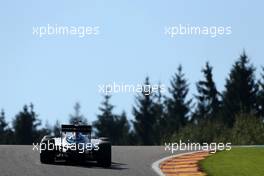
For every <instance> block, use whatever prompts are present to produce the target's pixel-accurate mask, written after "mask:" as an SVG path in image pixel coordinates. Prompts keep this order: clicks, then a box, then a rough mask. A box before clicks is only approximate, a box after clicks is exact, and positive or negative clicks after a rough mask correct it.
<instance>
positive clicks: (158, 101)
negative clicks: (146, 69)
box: [153, 83, 166, 145]
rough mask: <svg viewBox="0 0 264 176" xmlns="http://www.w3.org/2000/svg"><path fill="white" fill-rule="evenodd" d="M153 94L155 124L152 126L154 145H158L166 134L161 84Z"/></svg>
mask: <svg viewBox="0 0 264 176" xmlns="http://www.w3.org/2000/svg"><path fill="white" fill-rule="evenodd" d="M153 93H154V105H153V110H154V114H155V116H156V117H155V119H156V123H155V124H154V127H153V128H154V137H155V139H154V144H155V145H160V144H161V143H162V138H163V136H164V134H165V132H166V130H165V129H166V121H165V117H164V109H165V107H164V96H163V95H162V92H161V84H160V83H159V85H158V92H157V93H156V92H153Z"/></svg>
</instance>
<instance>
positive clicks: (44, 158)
mask: <svg viewBox="0 0 264 176" xmlns="http://www.w3.org/2000/svg"><path fill="white" fill-rule="evenodd" d="M40 145H41V149H44V150H42V151H41V153H40V162H41V163H45V164H51V163H53V162H54V160H55V141H54V139H49V140H45V141H42V143H41V144H40ZM52 145H53V146H52Z"/></svg>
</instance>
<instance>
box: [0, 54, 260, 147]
mask: <svg viewBox="0 0 264 176" xmlns="http://www.w3.org/2000/svg"><path fill="white" fill-rule="evenodd" d="M257 67H260V68H261V71H260V72H259V74H257V71H256V68H257ZM257 67H256V66H254V64H253V63H251V60H250V59H249V57H248V56H247V54H246V52H245V51H243V52H242V53H241V55H240V56H239V57H238V59H237V60H236V61H235V62H234V63H233V65H232V67H231V70H230V71H229V73H228V75H226V77H225V85H224V90H222V91H219V90H218V89H217V87H216V84H215V81H214V77H213V66H212V65H211V64H210V63H209V62H206V63H205V65H204V67H203V68H202V69H201V73H197V74H201V75H202V76H203V78H202V79H201V80H198V81H197V82H196V83H195V84H196V89H197V93H196V94H195V95H193V96H190V95H189V94H190V92H189V85H190V84H189V82H188V79H187V78H186V77H185V74H184V69H183V68H184V67H183V66H182V65H179V66H178V67H177V69H176V70H175V74H174V75H173V76H172V77H171V79H170V85H169V87H168V94H166V95H165V94H163V93H162V92H161V91H155V92H152V90H151V89H150V90H148V91H147V92H146V91H142V92H141V93H138V94H137V95H135V103H134V105H133V104H132V105H131V106H133V110H132V116H133V118H132V119H133V120H128V118H127V114H126V112H125V111H123V112H122V113H121V114H116V113H114V112H113V109H114V107H115V106H114V105H113V104H111V95H110V94H106V95H104V96H103V101H102V103H101V105H99V112H98V115H97V118H96V120H95V121H93V122H90V124H92V126H93V129H94V134H93V135H94V136H104V137H109V138H110V141H111V142H112V144H113V145H163V144H164V143H165V142H171V141H174V142H177V141H179V140H181V141H186V142H187V141H188V142H198V143H203V142H207V143H210V142H231V143H232V145H253V144H254V145H258V144H264V67H263V66H257ZM144 85H151V81H150V78H149V77H146V78H145V81H144ZM69 111H70V110H69ZM5 114H6V113H5V110H4V109H2V110H1V113H0V144H22V145H30V144H32V143H33V142H40V140H41V138H42V137H43V136H44V135H52V136H58V135H60V125H61V124H60V122H59V121H57V122H56V123H55V124H54V125H53V126H51V125H42V122H41V119H39V117H38V115H37V114H38V113H37V110H36V109H35V108H34V104H33V103H31V104H29V105H24V106H23V107H21V110H20V111H19V110H18V113H17V114H16V115H15V117H11V118H10V119H13V120H12V121H11V122H7V121H6V115H5ZM68 118H69V123H73V122H74V121H76V120H81V121H82V123H84V124H87V123H88V122H87V119H86V118H85V117H84V116H83V115H82V113H81V105H80V104H79V103H78V102H77V103H76V104H75V106H74V112H73V113H72V114H71V115H70V117H68Z"/></svg>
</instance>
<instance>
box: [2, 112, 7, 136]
mask: <svg viewBox="0 0 264 176" xmlns="http://www.w3.org/2000/svg"><path fill="white" fill-rule="evenodd" d="M7 126H8V123H7V122H6V120H5V111H4V110H3V109H2V110H1V113H0V135H1V134H4V133H5V130H6V127H7Z"/></svg>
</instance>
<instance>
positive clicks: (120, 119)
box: [114, 111, 133, 145]
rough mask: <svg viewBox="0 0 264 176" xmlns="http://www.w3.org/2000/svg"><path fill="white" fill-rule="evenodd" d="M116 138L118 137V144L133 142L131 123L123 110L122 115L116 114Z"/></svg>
mask: <svg viewBox="0 0 264 176" xmlns="http://www.w3.org/2000/svg"><path fill="white" fill-rule="evenodd" d="M114 121H115V123H114V124H115V134H114V136H115V138H116V144H118V145H128V144H131V143H132V142H133V141H131V136H130V125H129V122H128V120H127V115H126V113H125V112H124V111H123V112H122V113H121V115H116V116H115V119H114Z"/></svg>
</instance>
